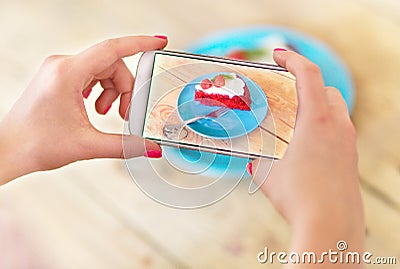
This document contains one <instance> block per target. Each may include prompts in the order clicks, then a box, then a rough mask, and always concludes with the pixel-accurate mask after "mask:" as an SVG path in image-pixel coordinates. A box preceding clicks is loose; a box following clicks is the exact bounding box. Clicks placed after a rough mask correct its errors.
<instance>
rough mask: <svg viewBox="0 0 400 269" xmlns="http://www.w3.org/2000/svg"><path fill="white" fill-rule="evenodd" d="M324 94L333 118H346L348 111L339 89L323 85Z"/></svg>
mask: <svg viewBox="0 0 400 269" xmlns="http://www.w3.org/2000/svg"><path fill="white" fill-rule="evenodd" d="M325 94H326V97H327V100H328V101H327V102H328V106H329V110H330V111H331V113H332V116H333V117H334V118H344V119H348V118H349V111H348V109H347V104H346V102H345V100H344V99H343V96H342V94H341V93H340V91H339V90H338V89H336V88H334V87H325Z"/></svg>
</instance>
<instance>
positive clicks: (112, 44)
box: [0, 36, 168, 185]
mask: <svg viewBox="0 0 400 269" xmlns="http://www.w3.org/2000/svg"><path fill="white" fill-rule="evenodd" d="M167 42H168V41H167V39H166V37H164V36H154V37H152V36H127V37H122V38H116V39H110V40H106V41H103V42H101V43H99V44H96V45H94V46H92V47H90V48H89V49H87V50H85V51H83V52H81V53H79V54H77V55H73V56H66V55H54V56H50V57H48V58H47V59H46V60H45V61H44V63H43V64H42V66H41V67H40V69H39V71H38V73H37V74H36V75H35V77H34V78H33V80H32V81H31V82H30V84H29V86H28V88H27V89H26V90H25V91H24V92H23V94H22V95H21V97H20V98H19V99H18V100H17V102H16V103H15V105H14V106H13V107H12V109H11V111H10V112H9V113H8V114H7V115H6V117H5V118H4V119H3V121H2V122H1V123H0V135H1V137H0V185H1V184H4V183H6V182H8V181H10V180H12V179H14V178H17V177H19V176H22V175H25V174H28V173H31V172H35V171H42V170H50V169H55V168H59V167H61V166H64V165H67V164H69V163H72V162H75V161H78V160H86V159H93V158H122V157H123V149H122V135H120V134H106V133H102V132H100V131H99V130H97V129H96V128H95V127H94V126H93V125H92V124H91V123H90V121H89V119H88V115H87V113H86V108H85V105H84V101H83V98H84V97H88V95H89V94H90V91H91V89H92V87H93V86H94V85H95V84H96V83H98V82H100V84H101V86H102V88H103V92H102V93H101V95H100V96H99V98H98V99H97V100H96V105H95V106H96V110H97V112H98V113H100V114H105V113H107V111H108V110H109V108H110V107H111V105H112V103H113V102H114V101H115V100H116V99H117V98H118V97H120V106H119V113H120V115H121V117H122V118H126V116H127V115H126V113H127V110H128V107H129V103H130V100H131V96H132V89H133V84H134V77H133V76H132V74H131V72H130V71H129V70H128V68H127V67H126V65H125V63H124V62H123V60H122V58H123V57H126V56H131V55H134V54H136V53H138V52H144V51H149V50H156V49H162V48H164V47H165V46H166V45H167ZM126 140H127V141H129V143H132V152H130V153H129V155H130V156H128V157H135V156H143V155H145V156H146V157H161V148H160V147H159V146H158V145H157V144H156V143H153V142H151V141H148V140H144V139H143V138H141V137H136V136H130V137H129V138H128V139H126ZM124 142H125V138H124Z"/></svg>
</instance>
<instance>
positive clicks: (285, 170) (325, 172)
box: [248, 50, 365, 268]
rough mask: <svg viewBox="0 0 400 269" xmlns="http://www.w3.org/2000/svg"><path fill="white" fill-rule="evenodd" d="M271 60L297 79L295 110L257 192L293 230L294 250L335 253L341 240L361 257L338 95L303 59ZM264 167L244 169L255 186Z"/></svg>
mask: <svg viewBox="0 0 400 269" xmlns="http://www.w3.org/2000/svg"><path fill="white" fill-rule="evenodd" d="M274 59H275V61H276V63H277V64H279V65H280V66H283V67H286V68H287V69H288V70H289V72H291V73H292V74H293V75H294V76H295V77H296V81H297V82H296V88H297V93H298V101H299V107H298V114H297V120H296V128H295V130H294V136H293V139H292V140H291V142H290V145H289V148H288V150H287V152H286V154H285V156H284V157H283V158H282V160H279V161H276V162H274V163H273V165H272V168H271V171H270V174H269V176H268V178H267V180H266V181H265V183H264V184H263V185H262V186H261V190H262V191H263V192H264V193H265V194H266V195H267V196H268V198H269V199H270V201H271V202H272V203H273V205H274V206H275V208H276V209H277V210H278V211H279V212H280V213H281V215H282V216H283V217H284V218H286V220H287V221H288V222H289V223H290V224H291V225H292V228H293V241H292V250H296V251H301V250H303V251H307V250H308V251H312V250H315V251H316V252H318V251H320V252H323V251H328V250H329V249H333V250H336V251H337V249H336V243H337V242H338V241H340V240H345V241H346V242H347V243H348V245H349V250H353V251H361V250H362V249H363V244H364V232H365V230H364V216H363V206H362V201H361V195H360V187H359V177H358V168H357V150H356V133H355V129H354V127H353V124H352V122H351V120H350V118H349V115H348V111H347V107H346V103H345V101H344V100H343V98H342V96H341V94H340V92H339V91H338V90H337V89H335V88H332V87H325V86H324V81H323V78H322V75H321V72H320V70H319V68H318V67H317V66H316V65H315V64H313V63H311V62H310V61H308V60H307V59H305V58H304V57H302V56H300V55H298V54H297V53H295V52H291V51H284V50H275V52H274ZM263 162H265V163H264V165H263ZM265 164H266V161H260V160H256V161H254V162H253V163H251V164H249V165H248V170H249V172H251V173H252V174H253V180H254V181H255V182H256V183H257V182H262V181H263V180H264V179H265V171H264V172H263V171H262V170H263V167H266V166H267V165H265ZM258 168H259V169H258ZM264 170H265V169H264ZM303 266H304V268H314V267H312V266H310V265H303ZM319 266H321V267H318V266H317V268H336V267H335V266H334V265H333V264H329V265H325V267H324V266H323V265H319ZM336 266H339V265H336ZM342 266H343V265H342ZM358 266H360V265H358ZM299 267H300V268H303V267H302V266H299ZM339 267H340V266H339ZM356 267H357V266H356ZM296 268H298V267H296ZM345 268H353V267H352V266H349V267H345ZM357 268H358V267H357Z"/></svg>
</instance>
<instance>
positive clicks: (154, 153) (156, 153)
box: [143, 150, 162, 158]
mask: <svg viewBox="0 0 400 269" xmlns="http://www.w3.org/2000/svg"><path fill="white" fill-rule="evenodd" d="M143 156H144V157H147V158H161V157H162V153H161V151H159V150H149V151H146V152H145V153H144V154H143Z"/></svg>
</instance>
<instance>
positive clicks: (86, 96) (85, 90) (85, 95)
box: [82, 80, 98, 99]
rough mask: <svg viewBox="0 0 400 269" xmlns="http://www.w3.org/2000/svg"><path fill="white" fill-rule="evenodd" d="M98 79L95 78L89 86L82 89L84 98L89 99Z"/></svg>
mask: <svg viewBox="0 0 400 269" xmlns="http://www.w3.org/2000/svg"><path fill="white" fill-rule="evenodd" d="M97 82H98V81H97V80H93V81H92V82H90V83H89V86H87V87H86V88H85V89H84V90H83V91H82V96H83V98H85V99H87V98H88V97H89V95H90V93H91V92H92V89H93V87H94V86H95V85H96V84H97Z"/></svg>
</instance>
